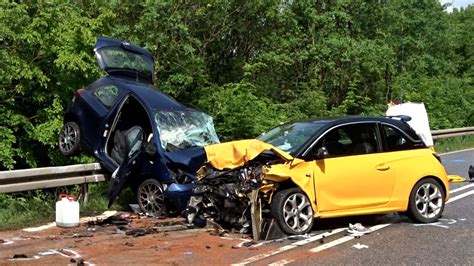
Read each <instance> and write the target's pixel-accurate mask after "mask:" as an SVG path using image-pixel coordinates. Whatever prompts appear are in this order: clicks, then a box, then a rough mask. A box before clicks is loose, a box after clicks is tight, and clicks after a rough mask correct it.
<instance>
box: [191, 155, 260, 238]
mask: <svg viewBox="0 0 474 266" xmlns="http://www.w3.org/2000/svg"><path fill="white" fill-rule="evenodd" d="M262 167H263V166H262V165H261V164H257V163H255V164H252V165H249V166H247V167H245V168H240V169H235V170H232V171H225V170H224V171H219V170H215V169H213V168H206V171H205V174H204V175H202V176H201V178H200V179H199V180H198V181H197V182H196V184H195V186H194V188H193V196H191V199H190V200H189V203H188V208H187V210H186V218H187V220H188V222H189V223H195V224H198V225H199V224H202V223H203V221H205V220H207V219H212V220H213V221H215V222H217V223H219V224H221V225H223V226H227V227H231V228H234V229H237V230H239V231H240V232H241V233H251V232H252V229H251V227H250V225H251V224H252V212H251V207H252V206H253V205H254V204H255V203H254V202H253V201H252V200H251V198H253V199H254V201H255V200H256V199H257V198H258V194H259V192H258V191H259V188H260V187H261V183H262V182H261V181H262V180H261V177H262ZM251 195H254V196H253V197H252V196H251ZM257 212H258V213H255V212H254V215H255V216H258V217H261V211H260V208H258V211H257ZM257 221H261V218H258V219H257ZM259 223H260V222H259ZM252 225H253V224H252ZM258 227H260V225H258ZM253 231H255V230H253ZM257 232H259V230H257ZM254 233H255V232H254ZM258 234H259V233H258Z"/></svg>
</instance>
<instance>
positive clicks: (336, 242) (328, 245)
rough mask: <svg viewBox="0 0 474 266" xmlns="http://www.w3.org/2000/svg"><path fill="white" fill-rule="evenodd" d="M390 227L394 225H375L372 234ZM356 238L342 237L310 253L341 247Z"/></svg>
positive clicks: (371, 228) (311, 250)
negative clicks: (340, 245)
mask: <svg viewBox="0 0 474 266" xmlns="http://www.w3.org/2000/svg"><path fill="white" fill-rule="evenodd" d="M389 225H392V224H378V225H375V226H372V227H370V230H371V231H372V232H374V231H377V230H379V229H382V228H384V227H387V226H389ZM354 238H355V236H345V237H341V238H339V239H336V240H334V241H331V242H329V243H326V244H324V245H321V246H317V247H315V248H313V249H310V250H309V251H310V252H313V253H316V252H320V251H323V250H325V249H328V248H331V247H334V246H337V245H339V244H342V243H345V242H347V241H350V240H352V239H354Z"/></svg>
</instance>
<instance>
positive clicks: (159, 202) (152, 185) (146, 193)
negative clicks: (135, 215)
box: [137, 178, 166, 216]
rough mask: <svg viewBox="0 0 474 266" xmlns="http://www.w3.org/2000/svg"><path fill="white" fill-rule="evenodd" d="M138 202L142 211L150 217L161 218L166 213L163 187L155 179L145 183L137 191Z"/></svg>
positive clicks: (147, 180)
mask: <svg viewBox="0 0 474 266" xmlns="http://www.w3.org/2000/svg"><path fill="white" fill-rule="evenodd" d="M137 200H138V205H139V206H140V209H141V210H142V211H143V212H144V213H145V214H147V215H150V216H161V215H163V214H165V213H166V206H165V198H164V194H163V187H162V186H161V184H160V182H158V180H156V179H154V178H149V179H146V180H145V181H143V182H142V183H141V184H140V186H139V187H138V189H137Z"/></svg>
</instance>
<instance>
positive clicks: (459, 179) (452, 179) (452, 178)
mask: <svg viewBox="0 0 474 266" xmlns="http://www.w3.org/2000/svg"><path fill="white" fill-rule="evenodd" d="M448 180H449V182H453V183H456V182H465V181H466V179H465V178H463V177H460V176H458V175H448Z"/></svg>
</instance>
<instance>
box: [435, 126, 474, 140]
mask: <svg viewBox="0 0 474 266" xmlns="http://www.w3.org/2000/svg"><path fill="white" fill-rule="evenodd" d="M473 134H474V127H461V128H451V129H441V130H433V131H431V135H432V136H433V139H441V138H450V137H459V136H467V135H473Z"/></svg>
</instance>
